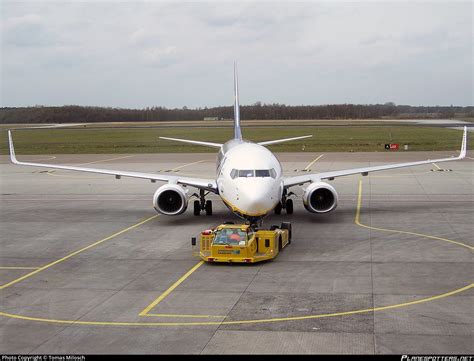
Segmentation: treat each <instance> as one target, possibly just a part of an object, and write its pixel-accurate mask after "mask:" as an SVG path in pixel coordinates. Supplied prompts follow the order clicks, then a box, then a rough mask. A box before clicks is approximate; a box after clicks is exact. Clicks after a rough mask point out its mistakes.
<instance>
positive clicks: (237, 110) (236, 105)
mask: <svg viewBox="0 0 474 361" xmlns="http://www.w3.org/2000/svg"><path fill="white" fill-rule="evenodd" d="M234 139H238V140H242V132H241V130H240V105H239V80H238V78H237V63H236V62H234Z"/></svg>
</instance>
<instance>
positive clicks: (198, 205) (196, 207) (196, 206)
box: [194, 201, 201, 216]
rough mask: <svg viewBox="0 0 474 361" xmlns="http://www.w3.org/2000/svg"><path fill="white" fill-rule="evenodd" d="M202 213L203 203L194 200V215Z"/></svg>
mask: <svg viewBox="0 0 474 361" xmlns="http://www.w3.org/2000/svg"><path fill="white" fill-rule="evenodd" d="M200 214H201V203H199V201H194V215H195V216H199V215H200Z"/></svg>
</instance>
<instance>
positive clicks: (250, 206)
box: [240, 184, 278, 214]
mask: <svg viewBox="0 0 474 361" xmlns="http://www.w3.org/2000/svg"><path fill="white" fill-rule="evenodd" d="M273 193H274V192H273V190H272V188H271V185H268V184H253V185H252V186H251V187H247V188H245V189H242V190H241V197H240V198H241V205H242V209H243V210H245V211H246V213H248V214H264V213H267V212H268V211H270V210H271V209H273V208H274V206H275V205H276V203H277V202H278V199H277V197H276V196H275V195H274V194H273Z"/></svg>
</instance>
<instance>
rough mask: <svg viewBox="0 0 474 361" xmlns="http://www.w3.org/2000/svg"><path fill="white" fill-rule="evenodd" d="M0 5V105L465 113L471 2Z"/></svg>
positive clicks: (468, 95)
mask: <svg viewBox="0 0 474 361" xmlns="http://www.w3.org/2000/svg"><path fill="white" fill-rule="evenodd" d="M2 5H3V8H2V10H3V11H2V15H1V16H2V24H3V25H2V44H1V46H2V48H1V51H2V68H1V71H2V79H3V81H2V94H3V96H2V105H30V104H87V105H106V106H121V107H144V106H153V105H164V106H168V107H174V106H178V107H180V106H183V105H187V106H191V107H193V106H213V105H228V104H231V103H232V97H233V94H232V64H233V61H234V60H237V61H238V62H239V74H240V83H241V100H242V102H243V103H254V102H256V101H263V102H279V103H287V104H325V103H344V102H355V103H366V102H369V103H377V102H379V103H385V102H386V101H394V102H396V103H399V104H400V103H401V104H451V103H453V104H461V105H462V104H472V99H473V90H472V83H473V72H472V20H473V19H472V3H469V2H454V3H453V2H450V3H447V2H446V3H442V2H422V3H419V2H414V3H411V2H398V3H397V2H349V3H343V2H270V1H259V2H244V1H242V2H227V1H222V2H198V1H194V2H165V1H155V2H128V1H122V2H104V1H99V2H82V1H77V2H64V3H62V2H42V1H35V2H33V1H31V2H28V1H27V2H12V1H6V2H4V3H3V4H2Z"/></svg>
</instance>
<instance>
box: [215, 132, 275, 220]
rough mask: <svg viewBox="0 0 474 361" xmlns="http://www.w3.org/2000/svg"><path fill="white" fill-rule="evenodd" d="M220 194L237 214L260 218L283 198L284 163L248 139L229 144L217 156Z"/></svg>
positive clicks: (217, 177) (233, 141) (229, 142)
mask: <svg viewBox="0 0 474 361" xmlns="http://www.w3.org/2000/svg"><path fill="white" fill-rule="evenodd" d="M216 179H217V185H218V192H219V196H220V197H221V198H222V200H223V202H224V203H225V204H226V206H227V207H228V208H229V209H230V210H231V211H232V212H234V213H235V214H237V215H238V216H240V217H243V218H246V219H259V218H262V217H264V216H265V215H266V214H267V213H269V212H270V211H272V210H273V209H274V208H275V206H276V205H277V204H278V203H279V202H280V200H281V199H282V194H283V182H282V168H281V164H280V162H279V161H278V159H277V158H276V157H275V155H274V154H273V153H272V152H271V151H269V150H268V149H267V148H265V147H263V146H261V145H258V144H255V143H252V142H249V141H245V140H236V139H233V140H230V141H228V142H227V143H225V144H224V145H223V146H222V147H221V149H220V151H219V154H218V159H217V175H216Z"/></svg>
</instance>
